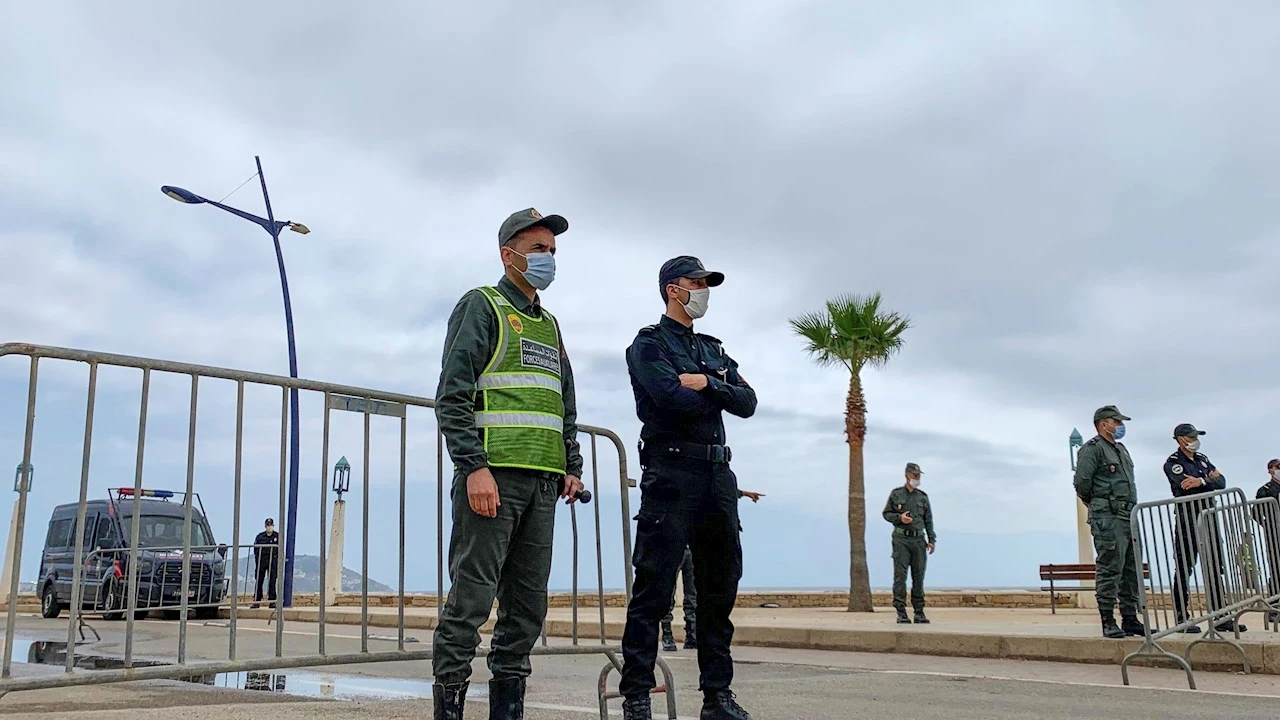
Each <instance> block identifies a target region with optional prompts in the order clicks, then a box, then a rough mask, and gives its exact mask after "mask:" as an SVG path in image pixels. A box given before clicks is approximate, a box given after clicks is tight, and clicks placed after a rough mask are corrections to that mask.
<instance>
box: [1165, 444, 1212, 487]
mask: <svg viewBox="0 0 1280 720" xmlns="http://www.w3.org/2000/svg"><path fill="white" fill-rule="evenodd" d="M1214 470H1217V468H1216V467H1214V465H1213V463H1212V462H1211V461H1210V460H1209V458H1208V457H1206V456H1205V454H1204V453H1196V454H1195V457H1194V458H1189V457H1187V454H1186V453H1184V452H1182V450H1181V449H1178V450H1175V451H1174V452H1173V454H1172V455H1170V456H1169V459H1167V460H1165V461H1164V476H1165V477H1166V478H1168V479H1169V490H1171V491H1172V492H1173V496H1174V497H1176V498H1180V497H1187V496H1188V495H1200V494H1202V493H1207V492H1213V491H1214V490H1221V489H1223V488H1225V487H1226V486H1227V479H1226V477H1225V476H1223V475H1218V476H1217V477H1215V478H1210V477H1209V473H1211V472H1213V471H1214ZM1189 477H1193V478H1201V479H1203V480H1204V481H1205V484H1204V485H1203V486H1202V487H1193V488H1191V489H1190V490H1183V489H1182V482H1183V481H1184V480H1186V479H1187V478H1189Z"/></svg>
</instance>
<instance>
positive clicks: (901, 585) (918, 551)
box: [893, 533, 929, 610]
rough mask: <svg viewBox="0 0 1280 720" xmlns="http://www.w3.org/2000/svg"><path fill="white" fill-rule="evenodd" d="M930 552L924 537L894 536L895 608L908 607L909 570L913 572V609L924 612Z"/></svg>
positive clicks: (902, 608)
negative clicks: (925, 583) (925, 571)
mask: <svg viewBox="0 0 1280 720" xmlns="http://www.w3.org/2000/svg"><path fill="white" fill-rule="evenodd" d="M928 557H929V552H928V548H926V546H925V539H924V537H923V536H915V537H907V536H905V535H902V534H900V533H894V534H893V606H894V607H895V608H897V609H899V610H905V609H906V607H907V569H908V568H909V569H910V570H911V607H912V608H914V609H915V610H924V568H925V565H926V564H927V563H928Z"/></svg>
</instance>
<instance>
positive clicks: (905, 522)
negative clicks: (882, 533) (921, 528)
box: [898, 511, 915, 525]
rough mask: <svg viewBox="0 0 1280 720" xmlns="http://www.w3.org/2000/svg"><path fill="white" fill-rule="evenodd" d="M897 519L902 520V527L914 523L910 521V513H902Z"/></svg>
mask: <svg viewBox="0 0 1280 720" xmlns="http://www.w3.org/2000/svg"><path fill="white" fill-rule="evenodd" d="M898 519H900V520H902V524H903V525H910V524H911V523H913V522H915V521H914V520H912V519H911V513H910V512H909V511H908V512H904V513H902V515H900V516H899V517H898Z"/></svg>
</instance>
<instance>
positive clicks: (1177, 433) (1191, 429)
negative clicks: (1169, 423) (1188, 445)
mask: <svg viewBox="0 0 1280 720" xmlns="http://www.w3.org/2000/svg"><path fill="white" fill-rule="evenodd" d="M1192 435H1204V431H1203V430H1197V429H1196V426H1195V425H1192V424H1191V423H1182V424H1181V425H1179V426H1178V427H1176V428H1174V429H1173V436H1174V437H1176V438H1178V437H1190V436H1192Z"/></svg>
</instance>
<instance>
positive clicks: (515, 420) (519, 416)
mask: <svg viewBox="0 0 1280 720" xmlns="http://www.w3.org/2000/svg"><path fill="white" fill-rule="evenodd" d="M476 427H538V428H546V429H548V430H555V431H557V432H564V418H558V417H556V416H555V415H544V414H542V413H525V412H478V413H476Z"/></svg>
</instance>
